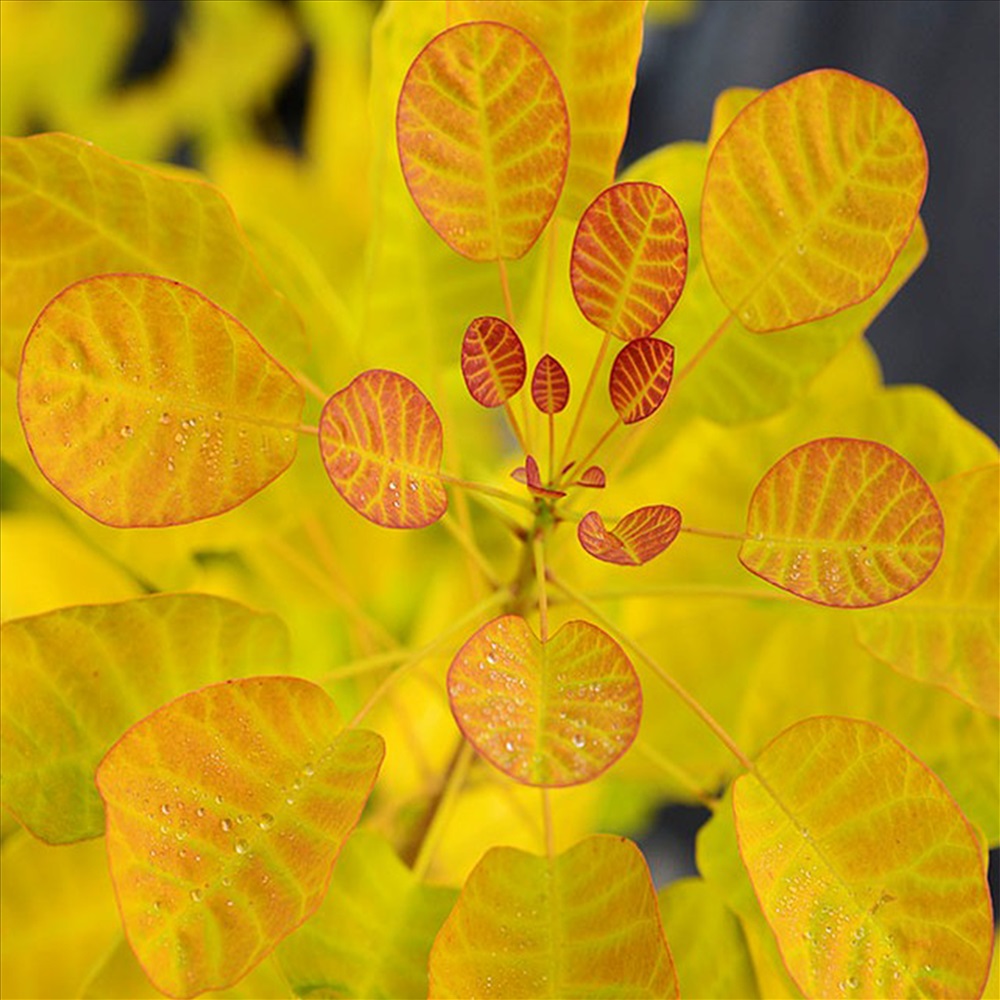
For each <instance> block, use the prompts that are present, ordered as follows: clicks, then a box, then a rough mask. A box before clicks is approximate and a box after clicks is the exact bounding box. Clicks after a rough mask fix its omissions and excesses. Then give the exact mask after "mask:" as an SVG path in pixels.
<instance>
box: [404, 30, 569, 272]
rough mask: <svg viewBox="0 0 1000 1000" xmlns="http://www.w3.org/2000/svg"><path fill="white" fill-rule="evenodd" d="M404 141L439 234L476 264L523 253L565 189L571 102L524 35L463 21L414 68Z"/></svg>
mask: <svg viewBox="0 0 1000 1000" xmlns="http://www.w3.org/2000/svg"><path fill="white" fill-rule="evenodd" d="M396 141H397V144H398V146H399V159H400V165H401V166H402V169H403V176H404V178H405V179H406V186H407V187H408V188H409V190H410V194H411V195H412V196H413V200H414V201H415V202H416V204H417V208H419V209H420V213H421V214H422V215H423V216H424V218H425V219H426V220H427V221H428V223H429V224H430V225H431V226H432V228H433V229H434V231H435V232H436V233H437V234H438V235H439V236H440V237H441V239H443V240H444V241H445V242H446V243H447V244H448V245H449V246H450V247H451V248H452V249H454V250H455V251H456V252H457V253H460V254H462V256H463V257H468V258H470V259H471V260H480V261H484V260H497V259H502V258H517V257H522V256H523V255H524V254H525V253H527V252H528V250H529V249H531V246H532V244H534V242H535V240H537V239H538V237H539V235H540V234H541V232H542V230H543V229H544V228H545V224H546V223H547V222H548V220H549V217H550V216H551V215H552V212H553V211H554V210H555V207H556V203H557V202H558V200H559V194H560V192H561V191H562V186H563V181H564V179H565V176H566V164H567V158H568V156H569V120H568V118H567V112H566V102H565V99H564V98H563V94H562V90H561V89H560V87H559V81H558V80H557V79H556V77H555V74H554V73H553V72H552V70H551V68H550V67H549V65H548V63H547V62H546V61H545V59H544V57H543V56H542V54H541V53H540V52H539V51H538V49H536V48H535V46H534V45H533V44H532V43H531V42H530V41H528V39H527V38H525V36H524V35H523V34H521V32H519V31H516V30H514V29H513V28H509V27H507V26H505V25H502V24H497V23H493V22H475V23H471V24H460V25H457V26H456V27H454V28H449V29H448V30H447V31H443V32H441V34H439V35H437V36H436V37H435V38H433V39H432V40H431V41H430V42H429V43H428V44H427V45H426V46H425V47H424V49H423V50H422V51H421V53H420V55H418V56H417V58H416V60H415V61H414V62H413V65H412V66H411V67H410V71H409V72H408V73H407V75H406V79H405V81H404V82H403V89H402V92H401V93H400V95H399V105H398V108H397V112H396Z"/></svg>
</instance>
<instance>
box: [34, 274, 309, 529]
mask: <svg viewBox="0 0 1000 1000" xmlns="http://www.w3.org/2000/svg"><path fill="white" fill-rule="evenodd" d="M17 398H18V407H19V409H20V414H21V423H22V425H23V427H24V433H25V437H26V438H27V440H28V446H29V447H30V449H31V453H32V455H33V456H34V458H35V461H36V462H37V463H38V467H39V468H40V469H41V471H42V474H43V475H44V476H45V478H46V479H48V480H49V482H50V483H52V485H53V486H55V488H56V489H57V490H59V492H60V493H62V494H63V495H64V496H66V497H67V498H68V499H69V500H70V501H71V502H72V503H74V504H76V506H77V507H79V508H80V509H81V510H83V511H85V512H86V513H87V514H89V515H90V516H91V517H93V518H94V519H95V520H97V521H100V522H102V523H103V524H109V525H112V526H113V527H119V528H136V527H162V526H164V525H171V524H184V523H186V522H188V521H197V520H200V519H201V518H205V517H212V516H214V515H216V514H221V513H223V512H224V511H227V510H230V509H231V508H233V507H236V506H238V505H239V504H241V503H243V501H244V500H247V499H248V498H249V497H251V496H253V495H254V494H255V493H257V492H258V491H259V490H261V489H263V488H264V487H265V486H266V485H267V484H268V483H270V482H271V481H272V480H273V479H275V478H276V477H277V476H279V475H280V474H281V473H282V472H284V470H285V469H286V468H287V467H288V466H289V465H290V464H291V462H292V460H293V459H294V458H295V452H296V447H297V439H296V432H297V429H298V425H299V423H300V421H301V416H302V407H303V403H304V398H303V392H302V389H301V387H300V386H299V384H298V383H297V382H296V381H295V380H294V379H293V378H292V377H291V375H289V374H288V372H287V371H285V369H284V368H282V367H281V365H279V364H278V363H277V362H276V361H275V360H274V359H273V358H272V357H271V356H270V355H268V354H267V353H266V352H265V351H264V349H263V348H262V347H261V346H260V344H259V343H257V341H256V340H255V339H254V338H253V336H252V335H251V334H250V332H249V331H248V330H247V329H246V328H245V327H244V326H243V325H242V324H241V323H240V322H239V321H237V320H236V319H234V318H233V317H232V316H230V315H229V314H228V313H226V312H224V311H223V310H222V309H220V308H219V307H218V306H216V305H215V304H214V303H213V302H211V301H209V300H208V299H206V298H205V297H204V296H203V295H202V294H201V293H200V292H197V291H195V290H194V289H193V288H188V287H187V286H186V285H182V284H180V283H179V282H176V281H170V280H168V279H166V278H158V277H153V276H152V275H146V274H101V275H96V276H94V277H91V278H85V279H84V280H83V281H78V282H76V284H73V285H70V286H69V287H68V288H65V289H63V291H61V292H60V293H59V294H58V295H57V296H56V297H55V298H54V299H52V301H51V302H49V304H48V305H47V306H46V307H45V308H44V309H43V310H42V312H41V314H40V315H39V317H38V319H37V320H36V321H35V325H34V326H33V327H32V328H31V332H30V333H29V335H28V340H27V342H26V343H25V346H24V353H23V356H22V359H21V372H20V377H19V381H18V397H17Z"/></svg>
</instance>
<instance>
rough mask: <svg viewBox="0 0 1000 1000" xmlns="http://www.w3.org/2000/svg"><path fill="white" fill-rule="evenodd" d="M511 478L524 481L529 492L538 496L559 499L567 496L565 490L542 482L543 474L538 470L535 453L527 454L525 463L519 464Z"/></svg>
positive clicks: (520, 481)
mask: <svg viewBox="0 0 1000 1000" xmlns="http://www.w3.org/2000/svg"><path fill="white" fill-rule="evenodd" d="M510 477H511V479H513V480H515V481H516V482H518V483H523V484H524V485H525V486H527V487H528V490H529V492H530V493H531V494H532V495H533V496H536V497H548V498H550V499H558V498H559V497H564V496H566V491H565V490H556V489H552V488H551V487H549V486H545V485H544V484H543V483H542V474H541V473H540V472H539V471H538V461H537V460H536V459H535V456H534V455H528V456H526V458H525V460H524V465H519V466H518V467H517V468H516V469H515V470H514V471H513V472H512V473H511V474H510Z"/></svg>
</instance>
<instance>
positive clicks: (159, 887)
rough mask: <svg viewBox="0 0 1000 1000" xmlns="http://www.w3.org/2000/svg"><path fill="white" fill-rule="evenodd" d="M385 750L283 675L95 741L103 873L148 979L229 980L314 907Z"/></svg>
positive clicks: (192, 986)
mask: <svg viewBox="0 0 1000 1000" xmlns="http://www.w3.org/2000/svg"><path fill="white" fill-rule="evenodd" d="M384 752H385V746H384V743H383V742H382V738H381V737H380V736H378V735H377V734H376V733H371V732H367V731H365V730H355V729H343V728H342V724H341V721H340V717H339V715H338V713H337V709H336V706H335V705H334V703H333V701H332V700H331V699H330V697H329V695H327V694H326V693H325V692H324V691H323V690H322V689H321V688H319V687H317V686H316V685H315V684H312V683H310V682H308V681H304V680H300V679H299V678H294V677H254V678H250V679H248V680H242V681H227V682H226V683H224V684H217V685H213V686H211V687H207V688H202V689H201V690H199V691H194V692H192V693H191V694H187V695H184V696H183V697H181V698H178V699H177V700H176V701H173V702H170V703H169V704H168V705H165V706H163V707H162V708H160V709H157V711H155V712H153V714H152V715H149V716H147V717H146V718H145V719H143V720H142V721H141V722H139V723H137V724H136V725H135V726H133V727H132V728H131V729H130V730H129V731H128V732H127V733H126V734H125V735H124V736H123V737H122V738H121V739H120V740H119V741H118V742H117V743H116V744H115V745H114V746H113V747H112V748H111V750H109V751H108V753H107V756H105V758H104V760H103V761H102V762H101V765H100V767H99V768H98V770H97V787H98V789H99V791H100V793H101V797H102V798H103V799H104V804H105V809H106V811H107V843H108V861H109V865H110V869H111V877H112V880H113V881H114V884H115V892H116V894H117V896H118V905H119V909H120V910H121V914H122V922H123V923H124V926H125V933H126V935H127V936H128V939H129V943H130V944H131V946H132V949H133V951H134V952H135V953H136V956H137V957H138V959H139V962H140V963H141V965H142V967H143V969H144V970H145V971H146V974H147V975H148V976H149V977H150V979H151V980H152V981H153V982H154V983H155V984H156V985H157V986H158V987H159V988H160V989H161V990H163V991H164V992H165V993H169V994H170V995H171V996H183V997H190V996H194V995H195V994H196V993H200V992H202V991H203V990H207V989H223V988H225V987H227V986H230V985H232V984H233V983H235V982H237V981H238V980H239V979H240V978H242V976H244V975H245V974H246V973H247V972H248V971H249V970H250V969H251V968H252V967H253V966H254V965H256V964H257V963H258V962H259V961H260V960H261V959H262V958H263V957H264V956H265V955H267V954H268V952H270V951H271V950H272V949H273V948H274V946H275V945H276V944H277V943H278V942H279V941H280V940H281V939H282V938H283V937H285V936H286V935H287V934H289V933H290V932H291V931H292V930H294V929H295V928H296V927H298V926H299V924H301V923H302V922H303V921H304V920H305V919H306V918H307V917H309V916H310V915H311V914H312V913H313V912H314V911H315V910H316V908H317V907H318V906H319V905H320V903H321V902H322V900H323V896H324V895H325V893H326V888H327V884H328V883H329V879H330V872H331V870H332V868H333V863H334V861H335V860H336V858H337V855H338V854H339V852H340V848H341V846H342V845H343V843H344V841H345V840H346V839H347V835H348V834H349V833H350V832H351V830H352V829H353V828H354V826H355V824H356V823H357V821H358V818H359V817H360V815H361V810H362V809H363V808H364V805H365V802H366V801H367V799H368V796H369V794H370V793H371V789H372V786H373V785H374V783H375V779H376V777H377V775H378V771H379V768H380V766H381V763H382V757H383V755H384Z"/></svg>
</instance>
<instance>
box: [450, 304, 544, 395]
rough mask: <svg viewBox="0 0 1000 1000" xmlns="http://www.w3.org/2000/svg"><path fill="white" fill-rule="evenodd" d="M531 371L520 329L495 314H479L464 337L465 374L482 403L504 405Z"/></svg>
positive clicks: (470, 389) (470, 387)
mask: <svg viewBox="0 0 1000 1000" xmlns="http://www.w3.org/2000/svg"><path fill="white" fill-rule="evenodd" d="M527 374H528V362H527V360H526V359H525V356H524V345H523V344H522V343H521V338H520V337H519V336H518V335H517V331H516V330H515V329H514V328H513V327H512V326H511V325H510V324H509V323H506V322H504V320H502V319H498V318H497V317H496V316H479V317H478V318H477V319H474V320H473V321H472V322H471V323H470V324H469V325H468V327H467V328H466V331H465V336H464V337H463V338H462V377H463V378H464V379H465V385H466V388H467V389H468V390H469V395H470V396H472V398H473V399H474V400H475V401H476V402H477V403H479V404H480V405H481V406H485V407H487V408H492V407H494V406H502V405H503V404H504V403H506V402H507V400H508V399H510V397H511V396H513V395H515V394H516V393H517V392H518V391H520V388H521V386H522V385H524V380H525V378H526V377H527Z"/></svg>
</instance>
